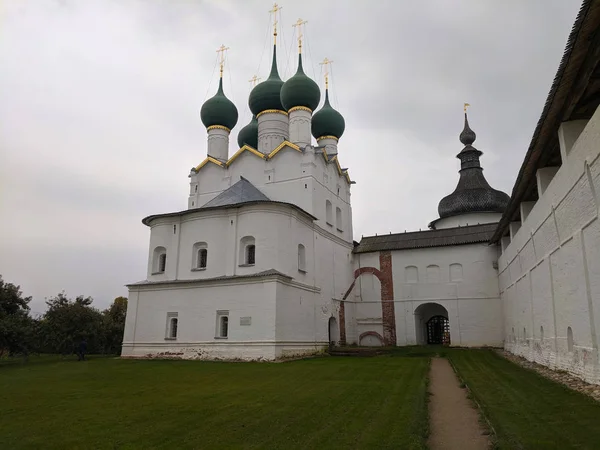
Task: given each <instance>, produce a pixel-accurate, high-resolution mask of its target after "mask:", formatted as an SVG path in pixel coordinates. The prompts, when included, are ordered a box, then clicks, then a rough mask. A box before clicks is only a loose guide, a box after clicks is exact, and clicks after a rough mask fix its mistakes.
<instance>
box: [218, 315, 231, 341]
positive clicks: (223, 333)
mask: <svg viewBox="0 0 600 450" xmlns="http://www.w3.org/2000/svg"><path fill="white" fill-rule="evenodd" d="M228 336H229V311H217V326H216V330H215V338H216V339H227V337H228Z"/></svg>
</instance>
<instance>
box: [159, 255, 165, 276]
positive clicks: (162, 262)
mask: <svg viewBox="0 0 600 450" xmlns="http://www.w3.org/2000/svg"><path fill="white" fill-rule="evenodd" d="M166 269H167V254H166V253H163V254H162V255H160V256H159V257H158V271H159V272H164V271H165V270H166Z"/></svg>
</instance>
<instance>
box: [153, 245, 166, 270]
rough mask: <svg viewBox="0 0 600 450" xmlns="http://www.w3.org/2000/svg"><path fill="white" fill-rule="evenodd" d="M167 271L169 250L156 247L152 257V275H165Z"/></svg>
mask: <svg viewBox="0 0 600 450" xmlns="http://www.w3.org/2000/svg"><path fill="white" fill-rule="evenodd" d="M166 269H167V249H166V248H164V247H156V248H155V249H154V254H153V256H152V273H153V274H154V273H164V272H165V270H166Z"/></svg>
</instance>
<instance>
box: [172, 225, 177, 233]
mask: <svg viewBox="0 0 600 450" xmlns="http://www.w3.org/2000/svg"><path fill="white" fill-rule="evenodd" d="M175 233H177V225H173V234H175Z"/></svg>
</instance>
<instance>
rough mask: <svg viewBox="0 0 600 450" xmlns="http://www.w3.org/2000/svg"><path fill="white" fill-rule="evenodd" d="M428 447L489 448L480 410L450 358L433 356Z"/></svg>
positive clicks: (451, 449) (444, 448) (450, 448)
mask: <svg viewBox="0 0 600 450" xmlns="http://www.w3.org/2000/svg"><path fill="white" fill-rule="evenodd" d="M429 392H431V394H432V395H431V397H430V398H429V400H430V403H429V426H430V435H429V447H430V448H431V449H433V450H437V449H440V450H442V449H443V450H453V449H457V450H470V449H477V450H479V449H487V448H489V447H490V439H489V437H488V436H487V435H484V434H483V433H484V431H485V429H484V428H483V427H482V426H481V425H480V423H479V413H478V411H477V410H476V409H475V408H474V407H473V405H472V403H471V401H470V400H469V399H468V398H467V390H466V389H462V388H461V387H460V385H459V381H458V378H457V377H456V374H455V373H454V370H452V366H451V365H450V363H449V362H448V360H447V359H444V358H432V360H431V372H430V381H429Z"/></svg>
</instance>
